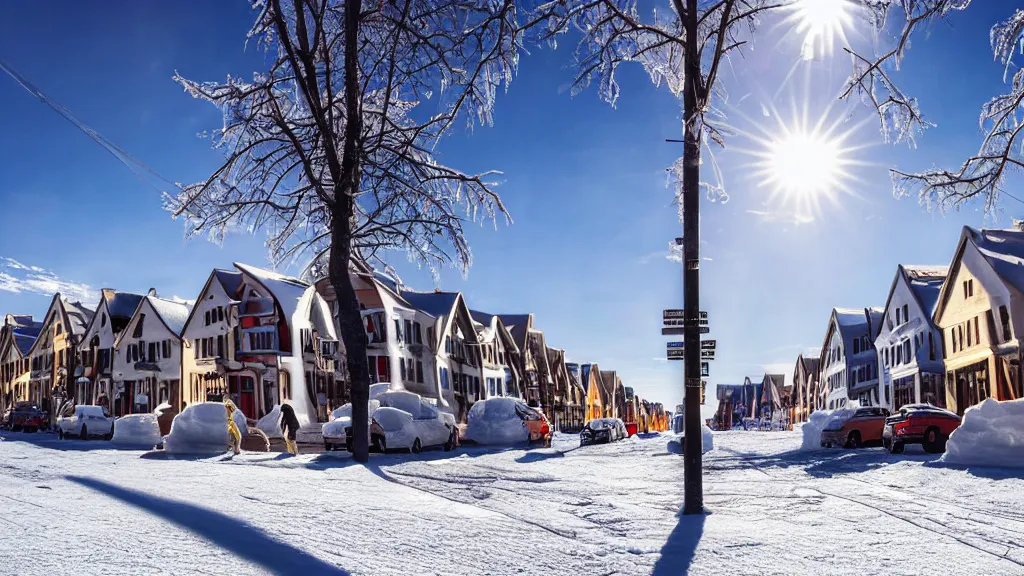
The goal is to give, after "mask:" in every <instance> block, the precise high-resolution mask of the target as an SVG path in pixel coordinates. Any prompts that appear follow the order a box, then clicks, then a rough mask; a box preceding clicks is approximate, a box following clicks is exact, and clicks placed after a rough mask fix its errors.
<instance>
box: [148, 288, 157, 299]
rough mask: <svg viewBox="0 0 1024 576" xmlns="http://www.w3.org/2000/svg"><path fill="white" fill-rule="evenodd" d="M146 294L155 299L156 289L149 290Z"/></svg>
mask: <svg viewBox="0 0 1024 576" xmlns="http://www.w3.org/2000/svg"><path fill="white" fill-rule="evenodd" d="M147 294H148V295H149V296H153V297H154V298H155V297H156V288H150V289H149V292H148V293H147Z"/></svg>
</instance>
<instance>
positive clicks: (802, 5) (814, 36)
mask: <svg viewBox="0 0 1024 576" xmlns="http://www.w3.org/2000/svg"><path fill="white" fill-rule="evenodd" d="M857 9H858V5H857V4H856V3H855V2H854V1H853V0H791V1H790V2H789V3H788V4H786V5H785V6H784V8H783V10H784V11H785V12H786V13H787V15H786V17H785V19H784V20H783V21H782V25H783V26H784V27H788V28H790V29H791V30H792V31H793V32H795V33H796V34H799V35H801V36H802V37H803V45H802V47H801V50H800V53H801V56H802V57H803V59H804V60H811V59H814V58H820V57H823V56H825V55H829V54H831V53H832V51H833V50H834V49H835V45H836V40H838V41H839V42H841V43H843V44H845V43H847V40H846V30H849V29H851V28H852V27H853V20H854V14H855V12H856V11H857Z"/></svg>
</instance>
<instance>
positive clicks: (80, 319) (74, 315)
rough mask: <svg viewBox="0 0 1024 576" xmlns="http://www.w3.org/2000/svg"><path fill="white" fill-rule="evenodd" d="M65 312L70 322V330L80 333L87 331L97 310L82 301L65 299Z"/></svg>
mask: <svg viewBox="0 0 1024 576" xmlns="http://www.w3.org/2000/svg"><path fill="white" fill-rule="evenodd" d="M64 312H65V313H66V314H67V315H68V322H69V323H70V326H68V332H70V333H72V334H79V335H80V334H82V333H84V332H85V329H86V327H88V326H89V321H90V320H92V317H93V316H94V315H95V314H96V311H95V310H90V309H88V308H86V307H85V305H84V304H82V303H81V302H68V301H67V300H65V301H64Z"/></svg>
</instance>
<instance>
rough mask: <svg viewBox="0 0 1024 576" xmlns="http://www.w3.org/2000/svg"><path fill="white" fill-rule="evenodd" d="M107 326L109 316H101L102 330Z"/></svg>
mask: <svg viewBox="0 0 1024 576" xmlns="http://www.w3.org/2000/svg"><path fill="white" fill-rule="evenodd" d="M106 325H107V315H106V314H100V328H103V327H104V326H106Z"/></svg>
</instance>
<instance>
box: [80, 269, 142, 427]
mask: <svg viewBox="0 0 1024 576" xmlns="http://www.w3.org/2000/svg"><path fill="white" fill-rule="evenodd" d="M101 294H102V295H101V297H100V302H99V304H98V305H97V306H96V313H95V314H94V315H93V317H92V320H90V321H89V325H88V326H87V327H86V329H85V334H84V335H83V336H82V341H81V343H80V344H79V345H78V356H79V358H80V365H81V366H82V372H81V374H79V375H77V377H76V378H75V394H74V398H75V401H76V403H78V404H96V405H99V406H106V407H107V409H108V410H113V404H112V401H113V396H114V392H113V390H114V388H113V385H114V377H113V370H114V343H115V342H116V341H117V337H118V336H120V335H121V332H122V331H124V328H125V326H127V325H128V323H129V322H130V321H131V319H132V316H133V315H134V314H135V310H136V309H138V307H139V304H140V303H141V302H142V299H143V296H142V295H141V294H131V293H128V292H117V291H115V290H111V289H109V288H104V289H103V290H102V292H101Z"/></svg>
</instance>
